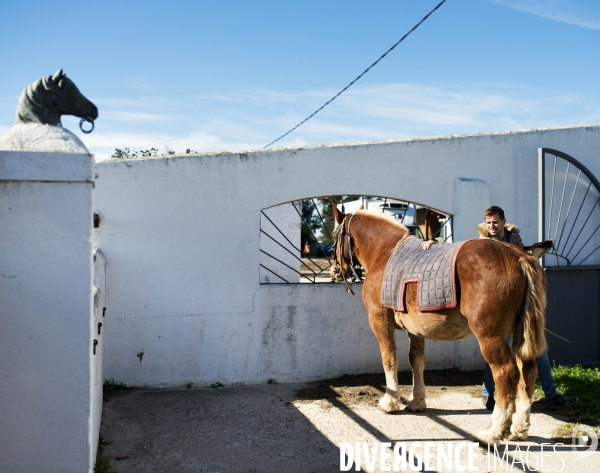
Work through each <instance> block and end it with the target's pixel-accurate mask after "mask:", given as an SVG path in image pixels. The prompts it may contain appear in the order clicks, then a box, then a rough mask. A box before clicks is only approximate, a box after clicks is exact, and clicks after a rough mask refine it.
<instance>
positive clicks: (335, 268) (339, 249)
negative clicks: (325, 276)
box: [331, 212, 363, 295]
mask: <svg viewBox="0 0 600 473" xmlns="http://www.w3.org/2000/svg"><path fill="white" fill-rule="evenodd" d="M355 216H356V213H354V212H353V213H351V214H348V215H345V216H344V219H343V220H342V223H340V225H339V226H338V228H337V229H336V230H335V231H334V232H333V264H332V267H331V278H332V279H333V280H334V281H344V283H346V288H347V289H348V292H349V293H350V294H352V295H354V291H353V290H352V283H353V282H355V281H356V280H358V281H360V282H363V280H362V278H361V277H360V276H359V275H358V273H357V272H356V269H355V268H354V266H355V264H354V253H353V252H352V235H351V234H350V226H351V224H352V219H353V218H354V217H355ZM346 219H348V225H347V227H346V225H345V223H346ZM346 228H347V229H348V230H347V231H346ZM344 234H345V235H346V237H347V240H348V257H349V259H350V262H349V266H350V269H351V270H352V274H350V273H346V272H344V270H343V266H342V258H344ZM338 255H339V256H338ZM348 279H350V282H348Z"/></svg>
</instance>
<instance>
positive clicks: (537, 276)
mask: <svg viewBox="0 0 600 473" xmlns="http://www.w3.org/2000/svg"><path fill="white" fill-rule="evenodd" d="M519 264H520V265H521V269H522V270H523V274H524V275H525V277H526V278H527V292H526V294H525V302H524V304H523V312H522V314H521V317H520V318H519V320H518V322H517V325H516V327H515V330H514V334H513V352H514V353H515V355H516V356H518V357H520V358H521V359H523V360H533V359H535V358H537V357H538V356H540V355H541V354H542V353H544V351H545V350H546V335H545V334H544V329H545V326H546V287H547V283H546V274H545V273H544V270H543V269H542V267H541V266H540V265H539V264H538V263H537V261H536V260H535V259H533V258H531V257H529V256H520V257H519Z"/></svg>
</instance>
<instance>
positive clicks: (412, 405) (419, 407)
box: [406, 399, 427, 412]
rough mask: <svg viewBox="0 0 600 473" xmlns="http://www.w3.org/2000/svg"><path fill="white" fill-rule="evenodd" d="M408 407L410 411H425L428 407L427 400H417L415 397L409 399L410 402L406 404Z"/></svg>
mask: <svg viewBox="0 0 600 473" xmlns="http://www.w3.org/2000/svg"><path fill="white" fill-rule="evenodd" d="M406 409H407V410H409V411H410V412H423V411H424V410H425V409H427V403H426V402H425V400H421V401H415V400H414V399H413V400H410V401H408V404H406Z"/></svg>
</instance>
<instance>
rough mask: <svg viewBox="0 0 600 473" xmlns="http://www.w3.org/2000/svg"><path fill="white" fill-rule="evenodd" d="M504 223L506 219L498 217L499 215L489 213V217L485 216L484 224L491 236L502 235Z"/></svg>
mask: <svg viewBox="0 0 600 473" xmlns="http://www.w3.org/2000/svg"><path fill="white" fill-rule="evenodd" d="M505 224H506V219H505V218H503V219H502V220H501V219H500V215H498V214H496V215H491V216H489V217H485V225H486V226H487V231H488V233H489V234H490V235H492V236H497V237H502V236H503V235H504V225H505Z"/></svg>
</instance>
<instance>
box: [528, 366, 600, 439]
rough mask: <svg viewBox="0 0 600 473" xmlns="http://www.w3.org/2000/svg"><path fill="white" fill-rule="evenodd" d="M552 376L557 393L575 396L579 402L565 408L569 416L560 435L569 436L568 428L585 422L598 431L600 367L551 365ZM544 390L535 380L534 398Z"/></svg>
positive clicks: (599, 424) (541, 394) (540, 396)
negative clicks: (567, 422)
mask: <svg viewBox="0 0 600 473" xmlns="http://www.w3.org/2000/svg"><path fill="white" fill-rule="evenodd" d="M552 377H553V378H554V383H555V384H556V390H557V391H558V392H559V394H562V395H565V396H577V397H578V398H579V402H577V403H575V404H571V405H570V406H568V407H566V408H565V411H566V413H567V414H568V416H569V424H567V426H565V427H566V430H565V429H561V433H560V435H561V436H570V432H569V429H572V428H573V427H574V426H575V425H576V424H586V425H589V426H590V427H593V428H594V429H595V430H596V431H597V432H599V433H600V367H599V366H598V365H593V366H581V365H575V366H556V365H555V366H553V368H552ZM543 397H544V392H543V390H542V388H541V385H540V382H539V380H538V381H537V382H536V390H535V398H537V399H541V398H543Z"/></svg>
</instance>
